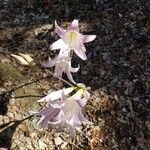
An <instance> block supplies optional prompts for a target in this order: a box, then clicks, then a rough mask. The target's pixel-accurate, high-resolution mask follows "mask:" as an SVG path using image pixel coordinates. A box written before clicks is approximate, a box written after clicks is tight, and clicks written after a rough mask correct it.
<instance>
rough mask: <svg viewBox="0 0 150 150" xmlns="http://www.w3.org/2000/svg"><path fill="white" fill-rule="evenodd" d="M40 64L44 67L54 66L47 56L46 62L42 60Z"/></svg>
mask: <svg viewBox="0 0 150 150" xmlns="http://www.w3.org/2000/svg"><path fill="white" fill-rule="evenodd" d="M41 65H42V66H43V67H45V68H50V67H53V66H55V62H54V61H53V60H51V59H50V58H49V60H48V62H45V63H44V62H43V63H41Z"/></svg>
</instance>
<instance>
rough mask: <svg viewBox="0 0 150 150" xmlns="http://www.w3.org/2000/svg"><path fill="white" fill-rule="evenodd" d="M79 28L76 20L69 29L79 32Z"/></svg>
mask: <svg viewBox="0 0 150 150" xmlns="http://www.w3.org/2000/svg"><path fill="white" fill-rule="evenodd" d="M78 26H79V21H78V20H76V19H74V20H73V21H72V23H71V25H70V27H69V29H70V30H77V31H78V30H79V29H78Z"/></svg>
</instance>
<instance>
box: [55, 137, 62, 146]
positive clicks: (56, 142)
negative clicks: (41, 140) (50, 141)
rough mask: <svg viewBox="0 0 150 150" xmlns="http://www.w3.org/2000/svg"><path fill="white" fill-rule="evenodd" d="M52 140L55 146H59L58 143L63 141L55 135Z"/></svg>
mask: <svg viewBox="0 0 150 150" xmlns="http://www.w3.org/2000/svg"><path fill="white" fill-rule="evenodd" d="M54 142H55V145H56V146H59V145H61V144H62V143H63V140H62V138H60V137H56V138H55V139H54Z"/></svg>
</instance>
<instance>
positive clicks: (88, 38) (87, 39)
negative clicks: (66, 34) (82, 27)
mask: <svg viewBox="0 0 150 150" xmlns="http://www.w3.org/2000/svg"><path fill="white" fill-rule="evenodd" d="M95 38H96V35H82V36H81V40H82V42H83V43H88V42H91V41H93V40H94V39H95Z"/></svg>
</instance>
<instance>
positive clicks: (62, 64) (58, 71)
mask: <svg viewBox="0 0 150 150" xmlns="http://www.w3.org/2000/svg"><path fill="white" fill-rule="evenodd" d="M41 64H42V66H44V67H46V68H49V67H54V66H55V70H54V75H55V77H57V78H61V77H62V74H63V73H66V75H67V77H68V79H69V80H70V81H71V82H73V83H75V81H74V80H73V77H72V74H71V72H73V73H75V72H77V71H78V70H79V66H78V67H77V68H73V67H72V66H71V58H70V51H69V50H64V49H61V50H60V52H59V54H58V56H56V57H55V58H54V59H53V60H51V59H50V58H49V61H48V62H46V63H41Z"/></svg>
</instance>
